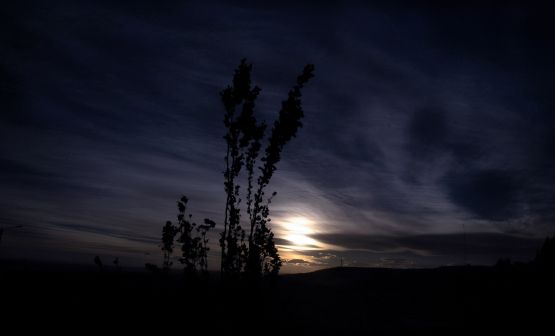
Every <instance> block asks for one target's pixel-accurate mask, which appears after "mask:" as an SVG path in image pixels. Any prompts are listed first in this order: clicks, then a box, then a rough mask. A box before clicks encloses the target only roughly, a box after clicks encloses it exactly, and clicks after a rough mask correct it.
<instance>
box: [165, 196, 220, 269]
mask: <svg viewBox="0 0 555 336" xmlns="http://www.w3.org/2000/svg"><path fill="white" fill-rule="evenodd" d="M188 202H189V199H188V198H187V197H186V196H181V198H180V199H179V200H178V201H177V209H178V214H177V225H173V224H172V222H171V221H167V222H166V224H165V225H164V227H163V228H162V244H161V248H162V251H163V253H164V259H163V269H164V271H168V270H169V268H170V266H171V265H172V262H171V255H172V253H173V248H174V244H175V239H176V237H177V242H178V243H179V244H181V252H182V255H181V258H179V261H180V262H181V263H182V264H184V265H185V272H186V273H187V274H189V275H194V274H196V273H197V272H198V271H200V272H206V271H207V270H208V251H209V249H210V248H209V247H208V238H207V237H206V235H207V233H208V231H209V230H210V229H212V228H214V227H215V226H216V223H215V222H214V221H212V220H210V219H208V218H205V219H204V224H201V225H197V223H195V222H193V220H192V218H193V215H192V214H187V204H188Z"/></svg>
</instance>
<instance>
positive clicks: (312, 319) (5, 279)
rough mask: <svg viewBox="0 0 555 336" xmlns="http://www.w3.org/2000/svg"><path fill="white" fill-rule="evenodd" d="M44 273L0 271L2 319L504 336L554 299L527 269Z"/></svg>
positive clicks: (530, 323)
mask: <svg viewBox="0 0 555 336" xmlns="http://www.w3.org/2000/svg"><path fill="white" fill-rule="evenodd" d="M3 266H6V265H5V264H3ZM47 269H48V267H42V268H40V269H35V270H33V269H32V268H28V269H21V268H13V267H9V266H7V267H2V271H1V273H0V276H1V280H2V288H3V289H4V290H3V293H2V302H3V304H4V305H5V306H6V307H10V309H9V310H8V311H7V313H6V321H14V319H19V318H21V317H24V316H36V315H40V316H41V317H42V318H50V319H52V320H54V321H56V319H59V318H60V316H63V317H64V320H67V321H68V323H69V322H76V321H77V322H79V321H81V322H83V321H88V319H89V318H90V317H91V316H99V317H101V318H102V319H103V320H104V321H106V322H105V323H108V322H109V323H116V324H119V325H122V326H125V325H128V324H129V325H136V324H137V323H138V322H137V321H148V323H149V324H150V323H152V324H154V325H156V324H159V323H164V321H165V320H166V319H167V318H168V316H171V318H174V319H175V321H176V322H178V321H184V322H185V321H186V323H187V324H188V325H190V327H191V328H196V327H203V326H204V328H207V329H206V330H210V331H229V332H233V331H241V330H243V329H244V328H245V326H244V325H241V324H237V321H238V320H240V317H241V316H244V314H248V315H249V316H252V317H253V318H252V319H251V321H253V322H252V323H251V324H249V326H250V327H252V328H255V327H256V326H260V327H262V328H271V329H272V332H291V331H295V332H296V333H297V332H305V333H309V334H319V333H320V334H321V333H324V334H330V333H338V334H344V333H372V334H406V333H414V332H418V333H420V332H425V333H428V334H449V335H452V334H465V333H469V332H472V331H473V330H478V329H477V328H479V330H481V331H488V332H495V333H499V332H504V333H511V332H514V331H516V330H519V331H527V332H530V331H531V330H535V329H538V328H540V327H541V326H542V323H547V321H549V315H550V310H549V309H545V308H543V305H542V304H543V303H544V302H553V301H552V300H553V298H555V295H554V290H553V287H552V280H553V278H552V277H550V276H547V275H545V274H543V273H538V272H536V271H535V269H534V268H533V267H532V266H530V265H521V266H512V267H510V268H503V267H471V266H466V267H442V268H436V269H387V268H351V267H344V268H332V269H326V270H321V271H317V272H312V273H304V274H288V275H281V276H279V277H278V278H276V279H273V280H271V281H266V282H258V283H248V282H237V283H231V282H225V281H224V282H222V281H221V280H220V278H219V274H218V273H210V274H209V277H208V279H207V280H206V279H205V281H197V282H194V280H189V282H187V283H186V282H185V281H184V279H183V277H182V274H181V273H169V274H164V273H159V274H153V273H148V272H132V271H121V272H117V271H115V269H114V270H112V271H110V269H108V268H106V269H105V270H104V271H102V272H101V271H98V270H95V269H94V268H87V269H85V268H75V269H71V267H65V268H62V267H58V268H51V270H50V271H47ZM229 289H233V290H229ZM247 289H248V290H247ZM251 302H259V304H258V305H257V306H256V307H254V306H252V305H251V304H250V303H251ZM30 303H31V304H30ZM168 314H169V315H168ZM12 318H13V319H12ZM60 323H62V324H63V323H66V322H60ZM167 327H168V328H170V329H172V328H175V329H176V331H177V330H179V328H178V325H176V326H174V327H172V325H168V326H167Z"/></svg>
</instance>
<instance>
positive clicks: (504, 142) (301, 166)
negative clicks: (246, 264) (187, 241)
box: [0, 1, 555, 271]
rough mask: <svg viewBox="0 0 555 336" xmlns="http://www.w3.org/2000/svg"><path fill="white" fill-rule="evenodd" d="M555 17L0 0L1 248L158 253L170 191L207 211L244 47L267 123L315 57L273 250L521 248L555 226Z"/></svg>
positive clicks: (375, 252) (379, 8)
mask: <svg viewBox="0 0 555 336" xmlns="http://www.w3.org/2000/svg"><path fill="white" fill-rule="evenodd" d="M554 19H555V14H554V11H553V9H552V8H547V7H542V8H540V7H531V6H526V5H523V4H518V3H512V4H505V5H503V6H501V5H494V4H485V2H475V3H473V4H468V3H467V4H465V5H462V2H461V3H460V4H451V5H446V4H440V3H439V2H438V3H435V2H421V3H419V4H418V5H416V4H414V2H406V3H404V2H393V3H391V4H390V5H363V4H360V3H356V2H348V3H347V2H327V3H323V2H316V1H315V2H306V3H303V4H298V3H297V2H292V1H285V2H283V1H281V2H264V6H262V5H260V4H256V3H255V2H252V3H251V2H229V1H228V2H214V1H213V2H205V1H203V2H202V3H201V2H194V3H187V2H178V1H173V2H164V3H163V4H157V2H155V1H153V2H123V3H121V4H119V5H115V4H113V3H112V2H111V1H97V2H88V1H86V2H80V3H78V4H77V3H75V2H73V1H67V2H62V1H48V2H39V1H37V2H36V3H25V2H18V5H11V6H8V7H7V8H5V10H3V11H2V13H1V14H0V22H1V23H0V25H1V29H0V38H1V50H2V52H1V54H0V139H1V145H0V146H1V147H0V155H1V156H0V183H1V184H0V185H1V186H2V190H1V193H0V224H2V225H4V226H5V227H7V229H6V231H5V234H4V237H3V240H2V244H1V245H0V257H2V258H16V259H44V260H58V261H71V262H81V263H91V262H92V257H93V256H94V255H100V256H102V257H104V258H112V257H115V256H118V257H119V258H120V260H121V262H122V264H128V265H142V264H143V263H144V262H156V263H159V262H160V261H161V254H160V252H159V247H158V246H157V244H158V242H159V238H160V235H161V226H162V224H163V223H164V222H165V221H166V220H167V219H173V218H174V217H175V214H176V210H177V209H176V207H175V200H176V199H177V198H178V197H179V196H180V195H181V194H186V195H187V196H188V197H189V198H190V206H191V210H192V212H193V214H194V218H197V219H198V220H201V219H202V218H204V217H210V218H212V219H214V220H215V221H216V222H218V223H219V224H220V223H221V222H222V221H223V210H224V204H225V199H224V193H223V176H222V174H221V172H222V171H223V169H224V165H223V163H224V161H223V156H224V149H225V144H224V141H223V139H222V136H223V134H224V132H225V130H224V127H223V123H222V118H223V107H222V105H221V103H220V100H219V91H220V90H221V89H223V88H224V87H225V86H226V85H228V84H229V82H230V80H231V76H232V74H233V70H234V68H235V67H236V66H237V65H238V63H239V60H240V59H241V58H243V57H247V58H248V60H249V61H250V62H252V63H253V64H254V70H253V80H254V82H255V83H256V84H257V85H259V86H260V87H261V88H262V94H261V97H260V98H259V102H258V104H257V107H258V109H257V113H258V115H259V116H260V117H261V118H262V119H265V120H267V121H268V122H272V121H273V119H274V118H275V116H276V115H277V112H278V110H279V106H280V102H281V100H282V99H284V98H285V97H286V94H287V91H288V89H289V87H290V86H291V85H292V84H293V82H294V79H295V78H296V76H297V74H298V73H299V72H300V71H301V69H302V67H303V66H304V65H305V64H306V63H314V64H315V65H316V77H315V78H314V80H313V81H312V82H311V83H310V84H309V85H308V86H307V88H306V90H305V92H304V95H303V103H304V109H305V120H304V122H303V124H304V128H303V129H301V131H300V132H299V135H298V137H297V138H296V139H294V140H293V142H292V143H291V144H290V145H289V147H287V148H286V150H285V152H284V153H283V160H282V161H281V162H280V164H279V166H278V172H277V174H276V176H275V177H274V180H273V181H272V184H271V187H272V188H273V189H275V190H276V191H278V196H277V198H276V199H275V200H274V202H273V203H272V205H273V207H272V214H273V215H272V217H273V221H272V222H273V223H274V231H275V232H276V236H277V237H278V238H279V241H278V242H279V243H280V244H281V245H283V246H282V255H283V256H284V258H286V259H292V262H290V263H289V264H287V265H286V267H285V270H288V271H299V270H310V269H316V268H319V267H324V266H327V265H337V264H338V263H339V261H338V260H339V259H338V258H339V257H340V256H342V257H344V259H345V262H346V263H348V264H352V265H372V266H376V265H386V266H400V267H405V266H436V265H444V264H457V263H462V262H463V250H464V247H463V246H464V244H463V242H464V239H463V229H464V230H465V231H466V233H467V239H466V241H467V250H468V257H467V261H468V262H471V263H476V264H480V263H493V262H495V260H496V259H497V258H499V257H502V256H503V257H511V258H514V259H516V260H528V259H530V258H532V257H533V255H534V254H535V251H536V248H537V247H538V246H539V244H540V243H541V239H543V238H544V237H545V236H546V235H548V234H554V233H555V226H554V224H553V223H554V219H555V206H554V200H555V189H554V187H555V169H554V168H555V167H554V166H555V116H554V113H553V109H554V107H555V101H554V100H555V98H554V96H553V93H552V89H553V88H554V87H555V85H554V83H553V81H554V78H555V63H554V62H553V59H555V44H554V43H553V41H554V40H555V27H554V23H555V20H554ZM14 225H23V227H22V228H18V229H16V228H11V227H12V226H14ZM217 231H219V230H217ZM215 242H216V239H215V235H214V237H213V238H212V243H214V244H215ZM308 245H311V247H307V246H308ZM312 245H314V246H312ZM217 250H218V248H217V247H216V246H213V249H212V251H211V253H212V257H211V266H212V267H215V266H216V265H217V260H216V259H215V258H216V256H217Z"/></svg>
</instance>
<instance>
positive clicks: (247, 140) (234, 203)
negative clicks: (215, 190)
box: [220, 59, 314, 276]
mask: <svg viewBox="0 0 555 336" xmlns="http://www.w3.org/2000/svg"><path fill="white" fill-rule="evenodd" d="M251 71H252V65H251V64H247V62H246V60H244V59H243V60H242V61H241V63H240V64H239V67H238V68H237V70H236V71H235V74H234V77H233V84H232V85H231V86H228V87H227V88H225V89H224V90H223V91H222V92H221V98H222V103H223V105H224V107H225V111H226V112H225V116H224V125H225V127H226V129H227V134H226V135H225V136H224V139H225V140H226V144H227V153H226V156H225V162H226V169H225V171H224V188H225V192H226V195H227V199H226V208H225V220H224V231H223V233H222V236H221V238H220V246H221V248H222V264H221V271H222V274H228V275H231V274H237V273H239V272H242V271H246V272H247V273H248V274H249V275H251V276H259V275H263V274H264V275H275V274H277V273H278V272H279V269H280V267H281V264H282V262H281V259H280V257H279V254H278V250H277V247H276V245H275V241H274V234H273V232H272V231H271V229H270V227H269V223H270V221H271V219H270V216H269V214H270V208H269V206H270V203H271V201H272V198H273V197H274V196H275V195H276V193H275V192H273V193H272V194H271V196H270V197H266V196H265V189H266V187H267V186H268V184H269V183H270V180H271V178H272V176H273V174H274V172H275V170H276V165H277V163H278V162H279V161H280V159H281V152H282V150H283V148H284V146H285V145H286V144H287V142H289V141H290V140H291V139H292V138H293V137H295V136H296V134H297V131H298V129H299V128H300V127H302V123H301V119H302V118H303V116H304V113H303V110H302V106H301V89H302V88H303V86H304V84H306V83H307V82H308V80H309V79H310V78H312V77H313V71H314V66H313V65H310V64H309V65H307V66H306V67H305V68H304V71H303V73H302V74H301V75H300V76H299V77H298V78H297V82H296V84H295V86H294V87H293V88H292V89H291V90H290V91H289V94H288V98H287V99H286V100H285V101H283V102H282V106H281V110H280V112H279V117H278V119H277V120H276V121H275V122H274V124H273V128H272V132H271V134H270V136H269V138H268V144H267V146H266V149H265V152H264V156H263V157H262V158H260V160H259V162H260V164H261V165H260V166H259V167H258V168H259V170H260V173H259V175H258V178H257V179H256V186H255V185H254V181H255V169H254V167H255V166H256V164H257V162H258V161H257V160H258V158H259V154H260V150H261V148H262V140H263V139H264V135H265V131H266V128H267V127H266V124H265V123H264V122H258V121H257V119H256V117H255V115H254V108H255V100H256V98H257V97H258V95H259V94H260V88H259V87H257V86H254V87H252V85H251ZM243 166H245V168H246V181H247V186H246V191H245V193H246V212H247V214H248V223H249V227H250V230H249V235H248V245H247V244H246V242H245V235H246V234H245V230H244V229H243V227H242V226H241V204H240V203H241V200H242V199H241V197H240V195H241V183H240V182H239V181H238V178H239V175H240V172H241V169H242V167H243Z"/></svg>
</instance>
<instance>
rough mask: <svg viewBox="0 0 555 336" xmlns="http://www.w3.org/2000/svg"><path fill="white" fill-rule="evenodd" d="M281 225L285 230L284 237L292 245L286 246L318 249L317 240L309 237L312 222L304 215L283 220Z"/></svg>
mask: <svg viewBox="0 0 555 336" xmlns="http://www.w3.org/2000/svg"><path fill="white" fill-rule="evenodd" d="M282 227H283V229H284V230H285V235H284V238H285V239H286V240H287V241H289V242H290V243H291V244H292V245H290V246H288V247H290V248H291V249H296V250H310V249H318V245H319V244H318V241H316V240H315V239H312V238H310V236H309V235H310V234H313V233H314V229H313V228H312V227H313V223H312V221H310V220H309V219H307V218H304V217H295V218H291V219H289V220H286V221H283V223H282Z"/></svg>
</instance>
